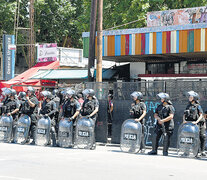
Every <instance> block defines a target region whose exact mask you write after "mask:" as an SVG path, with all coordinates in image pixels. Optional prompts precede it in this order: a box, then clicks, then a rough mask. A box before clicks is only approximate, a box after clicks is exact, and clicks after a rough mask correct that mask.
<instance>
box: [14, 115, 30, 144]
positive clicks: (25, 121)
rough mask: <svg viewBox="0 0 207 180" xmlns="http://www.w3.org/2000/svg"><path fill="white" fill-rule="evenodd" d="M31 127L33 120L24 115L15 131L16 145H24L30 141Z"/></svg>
mask: <svg viewBox="0 0 207 180" xmlns="http://www.w3.org/2000/svg"><path fill="white" fill-rule="evenodd" d="M30 125H31V118H30V117H29V116H28V115H23V116H21V117H20V118H19V120H18V122H17V128H16V131H15V138H14V141H15V143H18V144H24V143H26V141H27V140H28V136H29V128H30Z"/></svg>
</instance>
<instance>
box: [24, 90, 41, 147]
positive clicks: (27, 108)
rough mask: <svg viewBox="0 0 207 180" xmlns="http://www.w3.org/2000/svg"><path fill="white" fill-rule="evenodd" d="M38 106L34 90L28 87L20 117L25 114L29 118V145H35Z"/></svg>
mask: <svg viewBox="0 0 207 180" xmlns="http://www.w3.org/2000/svg"><path fill="white" fill-rule="evenodd" d="M38 104H39V102H38V99H37V98H36V96H35V89H34V88H33V87H31V86H29V87H28V88H27V96H26V101H25V102H24V103H23V104H22V108H21V113H22V115H23V114H25V115H28V116H29V117H30V118H31V125H30V137H31V138H33V141H32V142H31V145H34V144H35V131H36V126H37V110H38V109H37V108H38ZM28 140H29V139H28Z"/></svg>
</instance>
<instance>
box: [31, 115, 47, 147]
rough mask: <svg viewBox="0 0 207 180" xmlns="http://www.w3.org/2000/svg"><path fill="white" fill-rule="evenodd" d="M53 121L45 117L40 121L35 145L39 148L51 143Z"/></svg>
mask: <svg viewBox="0 0 207 180" xmlns="http://www.w3.org/2000/svg"><path fill="white" fill-rule="evenodd" d="M50 130H51V119H50V117H48V116H43V117H42V118H40V119H39V121H38V123H37V128H36V138H35V143H36V145H38V146H46V145H48V143H49V142H50V138H51V137H50Z"/></svg>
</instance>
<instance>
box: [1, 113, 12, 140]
mask: <svg viewBox="0 0 207 180" xmlns="http://www.w3.org/2000/svg"><path fill="white" fill-rule="evenodd" d="M12 123H13V118H12V116H6V115H3V116H1V118H0V141H1V142H10V141H11V137H12Z"/></svg>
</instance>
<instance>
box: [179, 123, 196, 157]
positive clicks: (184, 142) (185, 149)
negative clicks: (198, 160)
mask: <svg viewBox="0 0 207 180" xmlns="http://www.w3.org/2000/svg"><path fill="white" fill-rule="evenodd" d="M199 144H200V140H199V127H198V126H197V125H194V124H193V123H191V122H188V123H185V124H181V125H180V127H179V129H178V141H177V152H178V155H179V156H181V157H195V156H196V155H197V154H198V149H199Z"/></svg>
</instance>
